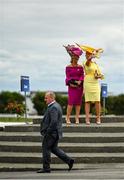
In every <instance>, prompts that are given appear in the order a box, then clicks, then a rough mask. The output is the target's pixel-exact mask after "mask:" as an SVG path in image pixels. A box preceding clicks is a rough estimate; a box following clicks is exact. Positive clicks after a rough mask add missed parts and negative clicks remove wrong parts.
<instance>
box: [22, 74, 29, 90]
mask: <svg viewBox="0 0 124 180" xmlns="http://www.w3.org/2000/svg"><path fill="white" fill-rule="evenodd" d="M21 91H24V92H28V91H30V87H29V76H21Z"/></svg>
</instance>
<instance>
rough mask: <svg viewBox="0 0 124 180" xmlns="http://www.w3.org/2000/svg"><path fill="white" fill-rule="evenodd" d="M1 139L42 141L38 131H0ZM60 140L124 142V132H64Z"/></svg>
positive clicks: (74, 141)
mask: <svg viewBox="0 0 124 180" xmlns="http://www.w3.org/2000/svg"><path fill="white" fill-rule="evenodd" d="M0 141H16V142H18V141H19V142H41V141H42V137H41V135H40V133H38V132H0ZM60 142H67V143H107V142H108V143H111V142H124V132H121V133H120V132H119V133H98V132H97V133H83V131H82V132H81V133H79V132H75V133H64V134H63V138H62V139H61V140H60Z"/></svg>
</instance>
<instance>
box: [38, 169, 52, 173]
mask: <svg viewBox="0 0 124 180" xmlns="http://www.w3.org/2000/svg"><path fill="white" fill-rule="evenodd" d="M50 172H51V171H50V170H45V169H39V170H38V171H37V173H50Z"/></svg>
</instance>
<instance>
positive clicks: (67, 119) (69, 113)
mask: <svg viewBox="0 0 124 180" xmlns="http://www.w3.org/2000/svg"><path fill="white" fill-rule="evenodd" d="M72 108H73V106H72V105H68V106H67V115H66V123H67V124H70V123H71V122H70V115H71V112H72Z"/></svg>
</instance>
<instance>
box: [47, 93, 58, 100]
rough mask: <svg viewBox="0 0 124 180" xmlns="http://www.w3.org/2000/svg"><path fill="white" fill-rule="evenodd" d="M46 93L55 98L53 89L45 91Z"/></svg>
mask: <svg viewBox="0 0 124 180" xmlns="http://www.w3.org/2000/svg"><path fill="white" fill-rule="evenodd" d="M46 95H49V96H50V97H51V98H52V99H55V98H56V95H55V93H54V92H53V91H47V92H46Z"/></svg>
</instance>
